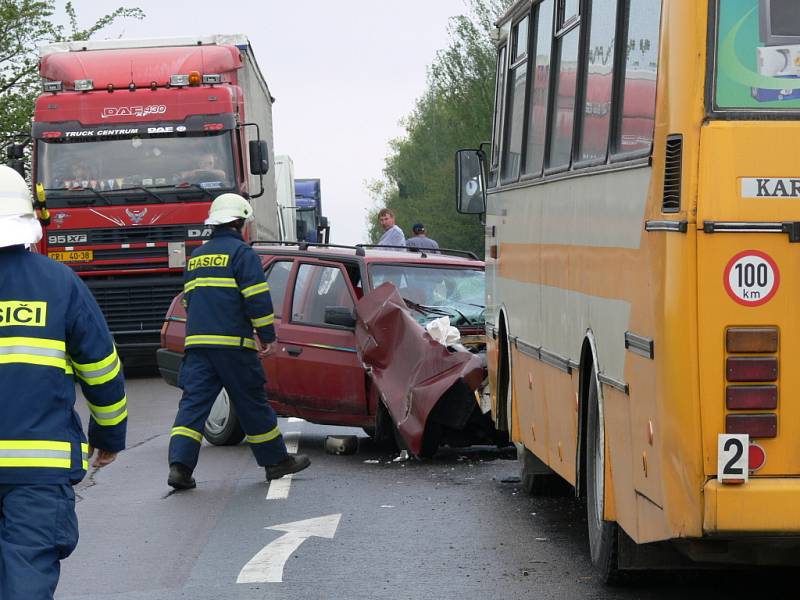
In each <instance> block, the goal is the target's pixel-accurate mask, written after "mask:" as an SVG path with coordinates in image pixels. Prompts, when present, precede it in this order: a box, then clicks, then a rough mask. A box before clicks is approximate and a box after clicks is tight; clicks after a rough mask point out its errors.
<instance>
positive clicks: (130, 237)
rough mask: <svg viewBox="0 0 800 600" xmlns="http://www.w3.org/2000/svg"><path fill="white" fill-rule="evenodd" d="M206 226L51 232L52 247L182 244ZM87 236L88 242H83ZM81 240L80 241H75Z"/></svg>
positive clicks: (48, 241)
mask: <svg viewBox="0 0 800 600" xmlns="http://www.w3.org/2000/svg"><path fill="white" fill-rule="evenodd" d="M204 228H205V226H204V225H200V224H196V225H192V224H190V225H163V226H153V227H109V228H103V229H70V230H66V229H65V230H60V229H59V230H55V231H53V230H50V231H48V232H47V243H48V245H50V246H87V245H95V246H97V245H101V244H137V243H141V242H155V241H158V242H182V241H184V240H185V239H187V237H188V231H189V229H195V230H203V229H204ZM83 236H86V240H85V241H84V240H83ZM75 240H80V241H75Z"/></svg>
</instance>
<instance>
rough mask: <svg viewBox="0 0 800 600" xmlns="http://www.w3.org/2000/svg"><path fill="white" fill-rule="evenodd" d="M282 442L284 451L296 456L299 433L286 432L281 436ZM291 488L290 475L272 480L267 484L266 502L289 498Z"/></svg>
mask: <svg viewBox="0 0 800 600" xmlns="http://www.w3.org/2000/svg"><path fill="white" fill-rule="evenodd" d="M283 441H284V443H285V444H286V451H287V452H288V453H289V454H297V447H298V446H299V445H300V432H299V431H287V432H286V433H284V434H283ZM291 487H292V476H291V475H284V476H283V477H281V478H280V479H273V480H272V481H270V482H269V491H267V500H286V499H287V498H288V497H289V488H291Z"/></svg>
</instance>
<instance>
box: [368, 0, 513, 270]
mask: <svg viewBox="0 0 800 600" xmlns="http://www.w3.org/2000/svg"><path fill="white" fill-rule="evenodd" d="M510 3H511V2H510V0H470V2H469V4H470V8H471V11H470V12H471V14H470V15H469V16H465V15H461V16H457V17H453V18H452V19H451V20H450V28H449V32H450V43H449V45H448V47H447V48H445V49H443V50H440V51H439V52H437V54H436V57H435V59H434V61H433V64H432V65H431V67H430V68H429V71H428V86H427V89H426V91H425V93H424V94H423V96H422V97H421V98H419V99H418V100H417V103H416V106H415V108H414V110H413V111H412V113H411V114H410V115H409V116H407V117H406V118H405V120H404V126H405V130H406V135H405V137H403V138H400V139H396V140H392V141H391V142H390V154H389V156H388V157H387V159H386V165H385V167H384V179H381V180H378V181H375V182H373V183H372V184H371V185H370V188H369V189H370V192H371V194H372V196H373V198H375V200H376V207H375V208H374V209H373V210H372V211H370V213H369V215H368V218H369V224H368V226H369V228H370V229H369V233H370V238H371V239H372V241H373V242H375V241H377V240H378V239H379V238H380V235H381V230H380V227H379V225H378V224H377V213H378V211H379V210H380V208H382V207H384V206H385V207H387V208H390V209H392V210H393V211H394V213H395V215H396V217H397V223H398V224H399V225H400V226H401V227H402V228H403V230H404V231H406V233H407V234H408V235H410V234H411V233H410V232H411V226H412V225H413V224H414V223H417V222H421V223H424V224H425V226H426V227H427V229H428V232H429V234H430V236H431V237H432V238H435V239H436V240H437V241H438V242H439V245H440V246H442V247H445V248H458V249H463V250H471V251H473V252H475V253H476V254H478V256H483V239H484V238H483V235H484V232H483V226H482V225H481V224H480V222H479V221H478V219H477V218H476V217H475V216H474V215H460V214H458V213H457V212H456V209H455V181H454V179H455V167H454V164H455V152H456V150H458V149H459V148H476V147H477V146H478V144H480V143H481V142H483V141H486V140H489V139H490V137H491V127H492V110H493V103H494V81H495V69H496V50H495V46H494V43H493V42H492V40H491V31H492V30H493V29H494V25H493V23H494V21H495V20H496V19H497V17H498V16H500V15H501V14H502V13H503V12H504V11H505V10H506V8H508V6H509V5H510Z"/></svg>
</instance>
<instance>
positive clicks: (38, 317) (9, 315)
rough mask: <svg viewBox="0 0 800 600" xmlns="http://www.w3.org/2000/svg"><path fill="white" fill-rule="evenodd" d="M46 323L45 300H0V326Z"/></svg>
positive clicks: (34, 325) (30, 325)
mask: <svg viewBox="0 0 800 600" xmlns="http://www.w3.org/2000/svg"><path fill="white" fill-rule="evenodd" d="M46 324H47V302H24V301H22V300H6V301H3V302H0V327H11V326H13V325H22V326H27V327H44V326H45V325H46Z"/></svg>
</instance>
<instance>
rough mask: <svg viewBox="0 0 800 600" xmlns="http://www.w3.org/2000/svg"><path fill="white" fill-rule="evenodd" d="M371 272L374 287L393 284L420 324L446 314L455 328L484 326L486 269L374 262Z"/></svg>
mask: <svg viewBox="0 0 800 600" xmlns="http://www.w3.org/2000/svg"><path fill="white" fill-rule="evenodd" d="M369 274H370V282H371V284H372V288H373V289H374V288H376V287H378V286H380V285H382V284H384V283H386V282H387V281H388V282H390V283H393V284H394V285H395V287H396V288H397V291H398V292H399V293H400V296H402V297H403V300H405V302H406V304H407V305H408V306H409V308H411V309H412V311H413V312H414V315H415V317H416V319H417V321H418V322H419V323H420V324H423V325H424V324H425V323H427V322H429V321H432V320H433V319H437V318H439V317H442V316H445V315H446V316H448V317H450V324H451V325H454V326H456V327H469V326H476V327H483V324H484V312H485V304H484V302H485V301H484V290H485V284H484V272H483V270H479V269H466V268H452V267H442V266H417V265H409V264H391V265H387V264H375V265H370V269H369Z"/></svg>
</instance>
